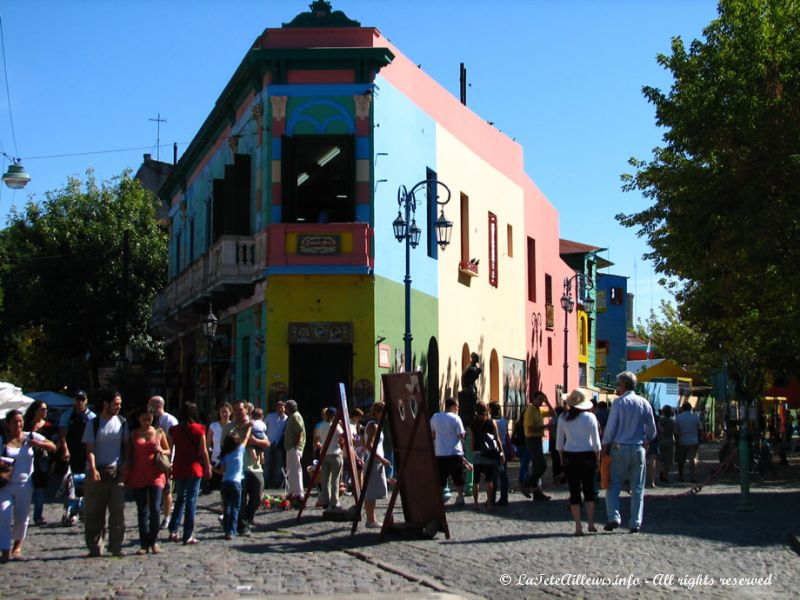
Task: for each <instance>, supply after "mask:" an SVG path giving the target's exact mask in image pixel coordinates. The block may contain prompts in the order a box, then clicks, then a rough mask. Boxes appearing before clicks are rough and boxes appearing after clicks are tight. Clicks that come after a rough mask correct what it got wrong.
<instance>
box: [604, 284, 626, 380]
mask: <svg viewBox="0 0 800 600" xmlns="http://www.w3.org/2000/svg"><path fill="white" fill-rule="evenodd" d="M612 288H618V289H620V288H621V289H622V303H621V304H612V303H611V289H612ZM596 307H597V308H596V313H597V335H596V339H597V343H599V342H602V341H605V342H607V343H608V355H607V357H606V368H605V373H606V375H604V373H603V372H602V371H603V370H602V369H601V368H600V367H597V371H596V374H597V381H598V382H606V383H608V382H609V381H611V382H612V383H613V381H614V377H615V376H616V375H617V373H619V372H620V371H624V370H625V364H626V350H627V347H626V345H627V324H628V278H627V277H623V276H621V275H610V274H606V273H599V274H598V276H597V302H596ZM609 377H610V379H609Z"/></svg>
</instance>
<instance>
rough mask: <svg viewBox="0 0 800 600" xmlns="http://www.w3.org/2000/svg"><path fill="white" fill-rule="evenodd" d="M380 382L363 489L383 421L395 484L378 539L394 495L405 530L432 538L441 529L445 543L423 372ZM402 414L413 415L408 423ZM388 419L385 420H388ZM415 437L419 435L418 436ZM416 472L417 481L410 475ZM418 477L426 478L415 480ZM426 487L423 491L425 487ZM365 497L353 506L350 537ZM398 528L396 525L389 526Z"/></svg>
mask: <svg viewBox="0 0 800 600" xmlns="http://www.w3.org/2000/svg"><path fill="white" fill-rule="evenodd" d="M382 380H383V384H384V397H385V400H386V402H385V404H386V406H385V408H384V411H383V414H382V415H381V419H380V421H379V422H378V430H377V432H376V434H375V439H374V440H373V442H372V448H370V457H369V462H368V464H367V469H366V472H365V473H366V476H365V480H364V489H367V487H368V485H369V480H370V478H371V477H372V473H373V470H372V469H373V465H374V463H375V456H376V453H377V450H378V444H379V443H380V439H381V435H380V434H381V432H382V431H383V428H384V426H385V424H386V423H387V422H388V423H389V426H390V428H391V431H392V440H393V443H394V452H395V456H396V457H397V465H398V467H397V483H396V484H395V486H394V489H393V490H392V495H391V497H390V499H389V506H388V507H387V509H386V515H385V516H384V519H383V523H382V525H381V534H380V539H381V540H383V538H384V537H385V535H386V533H387V531H388V529H389V528H391V527H393V524H394V519H393V512H394V506H395V503H396V502H397V495H398V494H399V493H401V492H402V494H403V496H402V499H403V514H404V517H405V521H406V523H405V526H406V527H408V528H414V529H419V530H421V532H422V533H423V535H425V536H426V537H429V538H433V536H435V535H436V533H438V532H439V531H444V533H445V537H446V538H447V539H450V527H449V526H448V524H447V518H446V517H445V513H444V503H443V501H442V494H441V488H440V486H439V468H438V464H437V462H436V454H435V452H434V449H433V435H432V434H431V429H430V422H429V421H428V414H427V410H426V406H425V402H424V401H423V394H422V386H421V383H420V382H421V381H422V373H392V374H388V375H382ZM407 416H412V417H413V422H411V423H410V424H409V421H408V420H407V418H406V417H407ZM387 419H388V421H387ZM418 436H419V437H418ZM412 473H415V474H416V475H417V476H418V477H412V476H411V475H412ZM420 474H424V476H427V479H425V477H419V475H420ZM426 485H427V486H428V489H426ZM363 504H364V497H363V495H362V497H360V498H359V499H358V502H357V503H356V509H355V512H356V514H355V518H354V519H353V526H352V528H351V530H350V534H351V535H352V534H355V532H356V529H357V528H358V522H359V521H360V520H361V509H362V507H363ZM394 527H395V528H399V527H398V526H394Z"/></svg>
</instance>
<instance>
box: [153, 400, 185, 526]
mask: <svg viewBox="0 0 800 600" xmlns="http://www.w3.org/2000/svg"><path fill="white" fill-rule="evenodd" d="M149 404H150V408H152V409H153V427H156V428H159V429H161V430H162V431H163V432H164V433H166V434H167V439H168V440H169V445H170V446H172V438H171V437H170V436H169V430H170V429H171V428H172V427H174V426H175V425H177V424H178V419H176V418H175V417H174V416H173V415H171V414H169V413H168V412H167V411H165V410H164V398H162V397H161V396H153V397H152V398H150V402H149ZM173 448H174V446H173ZM172 458H175V453H174V450H173V454H172ZM172 484H173V482H172V481H171V480H170V477H169V474H167V485H165V486H164V494H163V495H162V496H161V514H163V515H164V518H163V519H162V521H161V529H164V528H165V527H166V526H167V523H169V517H170V515H171V514H172Z"/></svg>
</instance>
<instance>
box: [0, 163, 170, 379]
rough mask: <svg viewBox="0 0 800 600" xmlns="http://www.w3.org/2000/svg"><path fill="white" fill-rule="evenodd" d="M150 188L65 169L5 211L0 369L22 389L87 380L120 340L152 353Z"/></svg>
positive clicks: (118, 350)
mask: <svg viewBox="0 0 800 600" xmlns="http://www.w3.org/2000/svg"><path fill="white" fill-rule="evenodd" d="M155 202H156V200H155V198H154V197H153V195H152V194H150V193H149V192H148V191H146V190H145V189H143V188H142V186H141V184H140V183H139V182H138V181H135V180H134V179H131V177H130V173H129V172H127V171H126V172H125V173H123V174H122V175H120V176H118V177H115V178H114V179H112V180H111V181H108V182H104V183H102V184H101V185H98V184H97V183H96V181H95V178H94V176H93V173H92V172H91V171H88V172H87V178H86V181H85V182H81V181H80V180H78V179H76V178H70V179H69V180H68V182H67V185H66V187H64V188H63V189H60V190H57V191H53V192H48V193H47V194H46V198H45V200H44V201H43V202H41V203H37V202H35V201H33V200H30V201H29V202H28V203H27V205H26V206H25V209H24V210H23V211H21V212H20V211H16V210H12V212H11V214H10V216H9V221H8V225H7V227H6V229H4V230H3V231H1V232H0V287H2V289H3V290H4V298H3V304H2V307H0V339H2V343H0V369H3V370H4V371H5V374H6V377H7V378H9V379H12V380H14V381H15V383H17V384H18V385H22V386H24V387H26V388H27V389H47V388H50V389H58V388H60V387H62V386H64V385H70V386H73V385H80V386H82V387H83V386H85V387H90V386H91V384H92V383H94V382H96V376H97V369H98V368H99V367H101V366H114V364H115V361H116V360H118V359H119V358H121V354H122V353H123V352H124V351H125V348H126V347H127V348H129V349H130V348H131V347H134V348H133V349H134V350H135V352H136V353H137V355H138V356H139V357H142V358H144V359H147V358H154V357H156V355H157V354H158V352H159V342H158V341H157V340H154V339H153V338H152V337H150V334H149V331H148V325H149V322H150V314H151V302H152V299H153V297H154V296H155V294H156V293H157V292H158V291H159V290H160V289H161V288H162V287H163V286H164V284H165V281H166V267H167V234H166V232H165V231H163V230H162V228H161V227H160V226H159V225H158V223H157V222H156V211H155V207H156V204H155Z"/></svg>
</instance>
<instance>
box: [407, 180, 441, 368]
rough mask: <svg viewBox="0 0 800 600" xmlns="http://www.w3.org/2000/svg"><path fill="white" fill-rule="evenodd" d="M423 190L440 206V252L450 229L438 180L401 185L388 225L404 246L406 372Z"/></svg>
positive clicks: (409, 364)
mask: <svg viewBox="0 0 800 600" xmlns="http://www.w3.org/2000/svg"><path fill="white" fill-rule="evenodd" d="M437 186H441V187H442V188H444V190H445V191H446V192H447V199H446V200H444V201H442V202H440V201H439V195H438V193H437V191H436V188H437ZM423 187H424V188H426V190H427V194H428V195H429V196H430V195H431V194H433V195H434V199H435V201H436V204H437V206H439V207H440V212H439V217H438V218H437V219H436V221H435V222H434V224H433V226H434V228H435V229H436V243H437V244H438V245H439V247H440V248H441V249H442V250H444V249H445V248H446V247H447V246H448V244H450V234H451V233H452V230H453V222H452V221H449V220H448V219H447V218H446V217H445V216H444V205H445V204H447V203H448V202H450V188H448V187H447V186H446V185H445V184H443V183H442V182H441V181H439V180H438V179H423V180H422V181H420V182H418V183H416V184H414V186H412V188H411V189H410V190H408V189H406V186H404V185H401V186H400V188H399V189H398V190H397V218H396V219H395V220H394V221H393V222H392V229H393V230H394V237H395V239H396V240H397V241H398V242H401V243H402V242H404V241H405V243H406V276H405V278H404V279H403V283H404V284H405V317H406V318H405V321H406V324H405V334H404V335H403V341H404V342H405V370H406V372H408V373H410V372H411V370H412V369H413V366H412V365H413V359H412V356H411V340H412V336H411V249H412V248H416V247H417V246H418V245H419V238H420V235H421V234H422V230H421V229H420V228H419V226H418V225H417V220H416V213H417V203H418V202H419V200H417V198H416V196H415V194H416V193H417V192H419V190H421V189H422V188H423Z"/></svg>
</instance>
